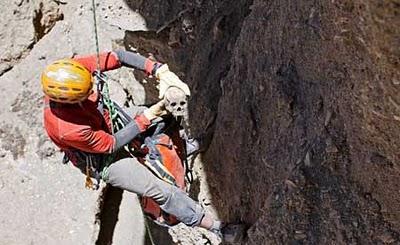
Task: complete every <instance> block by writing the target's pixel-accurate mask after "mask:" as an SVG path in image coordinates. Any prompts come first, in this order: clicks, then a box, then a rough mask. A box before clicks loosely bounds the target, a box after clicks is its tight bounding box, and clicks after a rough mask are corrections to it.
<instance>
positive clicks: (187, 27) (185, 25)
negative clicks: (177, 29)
mask: <svg viewBox="0 0 400 245" xmlns="http://www.w3.org/2000/svg"><path fill="white" fill-rule="evenodd" d="M182 30H183V32H184V33H186V34H190V33H192V32H193V31H194V24H193V21H192V20H190V19H188V18H185V19H183V20H182Z"/></svg>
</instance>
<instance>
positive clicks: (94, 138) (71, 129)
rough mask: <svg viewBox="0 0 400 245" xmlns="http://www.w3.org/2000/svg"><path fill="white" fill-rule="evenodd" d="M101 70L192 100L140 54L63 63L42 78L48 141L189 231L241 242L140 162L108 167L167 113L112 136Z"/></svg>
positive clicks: (153, 111)
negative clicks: (141, 78) (151, 80)
mask: <svg viewBox="0 0 400 245" xmlns="http://www.w3.org/2000/svg"><path fill="white" fill-rule="evenodd" d="M98 65H99V69H100V71H102V72H103V71H108V70H113V69H117V68H119V67H121V66H126V67H130V68H134V69H138V70H141V71H144V72H145V73H146V74H147V75H152V76H155V77H156V78H157V80H158V81H159V83H160V84H159V85H160V86H159V87H160V98H162V97H163V96H164V93H165V91H166V90H167V89H168V88H169V87H177V88H179V89H181V90H182V91H184V92H185V93H186V95H188V96H189V95H190V90H189V87H188V86H187V85H186V84H185V83H183V82H182V81H181V80H180V79H179V78H178V76H176V75H175V74H174V73H173V72H171V71H170V70H169V68H168V65H166V64H161V63H159V62H155V61H152V60H151V59H149V58H145V57H143V56H141V55H139V54H137V53H133V52H128V51H124V50H117V51H112V52H103V53H101V54H100V55H99V56H96V55H90V56H81V57H75V58H73V59H63V60H58V61H55V62H53V63H52V64H50V65H48V66H47V67H46V68H45V69H44V71H43V72H42V75H41V84H42V89H43V91H44V94H45V108H44V127H45V129H46V131H47V134H48V136H49V138H50V139H51V140H52V141H53V142H54V143H55V144H56V145H57V146H58V147H59V148H60V149H61V150H62V151H63V152H64V153H65V155H66V157H65V158H66V159H69V160H70V161H71V162H72V163H73V165H75V166H76V167H78V168H80V169H81V171H82V172H84V173H85V172H86V173H87V171H88V164H89V163H90V165H89V166H90V169H89V170H90V175H91V176H94V175H96V174H97V176H101V179H102V180H103V181H105V182H106V183H108V184H110V185H112V186H114V187H118V188H121V189H123V190H126V191H129V192H133V193H136V194H138V195H140V196H143V197H149V198H152V199H153V200H154V201H156V202H157V203H158V204H159V205H160V208H161V209H162V210H163V211H165V212H167V213H169V214H172V215H174V216H176V218H177V219H178V220H179V221H181V222H182V223H184V224H186V225H188V226H192V227H193V226H200V227H203V228H205V229H208V230H210V231H212V232H214V233H216V234H219V235H220V236H221V237H222V239H223V240H226V241H234V240H237V239H238V236H241V235H242V234H241V232H238V227H236V226H230V225H224V224H223V222H220V221H217V220H214V219H213V218H212V216H211V215H210V214H208V213H206V212H205V210H204V209H203V208H202V207H201V206H200V205H199V204H198V203H196V202H195V201H193V200H192V199H191V198H190V197H189V196H188V195H187V194H186V193H185V192H184V191H182V190H180V189H179V188H177V187H175V186H173V185H170V184H168V183H166V182H164V181H162V180H161V179H159V178H157V177H156V176H155V175H154V174H152V172H151V171H149V170H148V169H147V168H146V167H145V166H144V165H143V164H140V163H139V162H138V161H137V160H136V159H135V158H132V157H129V156H119V157H118V158H116V159H115V160H114V161H113V162H112V163H111V164H110V165H108V166H107V168H104V165H105V159H106V158H107V156H109V155H110V154H112V153H116V152H118V151H120V150H121V149H122V148H123V146H124V145H126V144H127V143H129V142H131V141H132V140H133V139H134V138H135V137H136V136H138V134H140V133H142V132H144V131H145V130H146V129H147V127H149V125H150V124H151V122H152V121H153V120H155V119H156V118H158V117H159V116H161V115H164V114H166V113H167V112H166V110H165V107H164V103H163V100H161V101H160V102H158V103H156V104H154V105H153V106H151V107H149V108H147V109H145V110H144V111H143V113H142V114H139V115H136V116H135V117H134V120H133V121H132V122H130V123H129V124H128V125H126V126H125V127H124V128H122V129H121V130H119V131H117V132H116V133H115V134H112V133H111V132H112V131H111V123H110V117H109V113H108V112H107V110H101V109H99V104H100V102H99V101H100V99H99V98H100V96H99V94H98V93H97V92H95V91H93V80H94V79H93V74H94V72H95V71H96V68H97V66H98ZM132 116H133V115H132ZM122 155H123V154H122ZM67 161H68V160H67ZM103 170H104V171H103ZM239 228H240V227H239Z"/></svg>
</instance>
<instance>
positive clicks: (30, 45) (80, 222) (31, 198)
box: [0, 0, 144, 244]
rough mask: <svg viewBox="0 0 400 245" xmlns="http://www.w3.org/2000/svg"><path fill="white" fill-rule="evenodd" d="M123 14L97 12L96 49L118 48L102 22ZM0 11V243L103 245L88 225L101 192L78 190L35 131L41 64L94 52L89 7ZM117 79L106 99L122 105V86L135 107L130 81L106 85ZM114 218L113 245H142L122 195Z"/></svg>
mask: <svg viewBox="0 0 400 245" xmlns="http://www.w3.org/2000/svg"><path fill="white" fill-rule="evenodd" d="M57 2H59V3H58V4H57ZM110 2H112V5H110ZM109 6H112V8H110V9H109ZM124 6H125V4H124V3H123V2H122V1H119V2H118V1H102V3H101V4H100V5H99V6H98V11H99V12H102V14H99V18H98V21H99V29H100V31H99V36H100V46H101V49H108V50H110V49H111V48H113V47H117V46H118V43H121V40H122V38H123V32H122V31H121V30H119V29H118V28H117V27H115V26H112V25H111V23H109V22H108V20H107V18H106V16H118V15H119V12H118V11H128V12H132V11H130V10H129V8H126V7H124ZM114 7H115V9H113V8H114ZM0 9H1V11H2V13H4V14H3V18H2V19H1V20H0V26H1V30H0V38H1V42H0V50H1V51H0V60H1V61H0V74H1V76H0V86H1V90H0V96H1V98H2V103H1V104H0V125H1V127H0V160H1V164H0V183H1V185H0V195H1V196H2V198H1V200H0V205H1V207H2V210H3V212H1V214H0V243H1V244H95V243H96V241H97V244H107V243H108V242H109V239H110V238H109V237H107V236H106V235H107V234H110V230H111V234H112V231H114V228H113V227H112V226H111V227H112V228H110V229H108V228H107V227H105V228H104V225H103V226H102V224H104V223H107V222H106V220H101V219H100V220H98V219H96V214H97V213H98V212H99V204H98V199H99V194H100V193H101V192H100V191H97V192H96V191H88V190H86V189H85V188H84V176H82V174H81V173H80V172H79V171H78V170H76V169H74V168H73V167H71V166H67V165H65V166H64V165H62V164H60V161H61V159H62V155H61V154H60V153H59V152H58V151H57V150H56V148H55V147H54V145H53V144H52V143H51V142H49V141H48V140H47V137H46V135H45V133H44V130H43V127H42V106H43V105H42V92H41V90H40V86H39V76H40V72H41V70H42V69H43V67H44V66H45V65H46V64H48V63H49V62H51V61H53V60H55V59H60V58H64V57H72V56H73V55H75V54H90V53H94V52H95V47H94V36H93V32H94V31H93V16H92V12H91V9H90V2H89V1H87V2H81V1H68V2H67V3H66V4H64V3H62V1H50V0H48V1H45V0H44V1H24V0H21V1H11V2H10V3H9V4H2V5H1V6H0ZM133 15H134V13H131V16H132V18H134V17H135V20H136V23H137V25H132V26H131V28H132V29H133V30H136V29H143V23H142V22H141V21H140V20H141V18H140V16H139V15H137V14H136V15H135V16H133ZM141 23H142V24H141ZM123 74H125V75H123ZM121 76H123V77H124V79H125V80H124V81H123V84H125V85H119V84H118V83H116V82H113V85H114V86H113V88H114V90H113V91H112V95H113V98H116V99H117V100H118V101H121V103H124V102H125V97H126V93H125V92H124V90H123V87H124V86H126V87H127V89H126V90H127V91H128V92H129V91H130V90H132V91H136V95H137V96H138V99H137V101H135V102H139V103H140V100H141V101H143V102H144V94H143V93H140V91H144V89H143V88H142V85H140V84H139V83H137V82H136V81H134V80H131V81H130V83H129V81H128V79H129V78H130V79H133V75H132V74H131V73H129V72H128V71H127V70H125V69H123V70H120V72H113V73H112V74H111V77H113V78H114V79H119V78H120V77H121ZM126 84H128V85H129V86H128V85H126ZM117 208H118V206H117ZM110 210H111V211H113V209H112V207H111V209H110ZM118 210H119V216H120V217H119V218H118V216H117V217H116V218H118V219H119V220H120V225H119V226H117V227H116V228H115V236H114V238H115V239H116V241H121V240H124V241H126V242H127V243H122V242H121V243H119V244H129V242H130V243H131V244H140V243H143V241H144V224H143V218H142V215H141V213H140V209H139V206H138V203H137V201H136V198H135V196H133V195H125V198H124V199H123V200H122V204H121V206H120V207H119V209H117V211H118ZM104 213H106V212H104ZM114 214H115V212H114ZM116 215H118V212H117V213H116ZM99 217H101V215H99ZM107 229H108V230H107ZM21 234H23V236H21ZM99 234H100V238H99ZM102 236H103V237H105V238H104V239H103V240H102ZM129 236H130V237H129ZM127 237H128V239H125V238H127ZM107 239H108V240H107Z"/></svg>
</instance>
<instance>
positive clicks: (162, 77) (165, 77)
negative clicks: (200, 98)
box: [155, 64, 190, 99]
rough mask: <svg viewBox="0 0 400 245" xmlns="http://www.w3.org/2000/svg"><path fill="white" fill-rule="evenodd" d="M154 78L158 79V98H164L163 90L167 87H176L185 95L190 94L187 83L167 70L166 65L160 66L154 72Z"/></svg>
mask: <svg viewBox="0 0 400 245" xmlns="http://www.w3.org/2000/svg"><path fill="white" fill-rule="evenodd" d="M155 75H156V78H157V79H158V80H159V81H160V89H159V90H160V93H159V96H158V97H159V98H160V99H162V98H164V95H165V92H166V91H167V89H168V88H169V87H177V88H179V89H181V90H182V91H183V92H185V94H186V96H190V89H189V87H188V85H187V84H186V83H184V82H182V81H181V79H179V77H178V76H177V75H175V73H173V72H172V71H170V70H169V68H168V65H167V64H164V65H162V66H160V68H158V69H157V70H156V72H155Z"/></svg>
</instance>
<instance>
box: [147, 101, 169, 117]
mask: <svg viewBox="0 0 400 245" xmlns="http://www.w3.org/2000/svg"><path fill="white" fill-rule="evenodd" d="M167 113H168V112H167V110H166V109H165V103H164V100H160V101H159V102H157V104H154V105H152V106H150V107H149V108H147V109H146V110H144V111H143V114H144V116H145V117H146V118H147V119H149V121H152V120H154V119H156V118H157V117H160V116H163V115H166V114H167Z"/></svg>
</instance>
